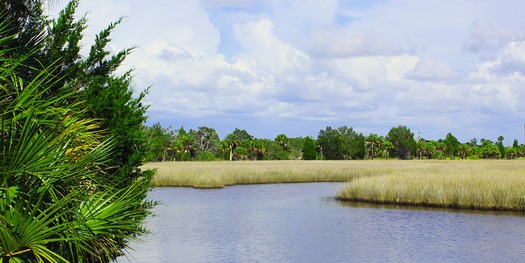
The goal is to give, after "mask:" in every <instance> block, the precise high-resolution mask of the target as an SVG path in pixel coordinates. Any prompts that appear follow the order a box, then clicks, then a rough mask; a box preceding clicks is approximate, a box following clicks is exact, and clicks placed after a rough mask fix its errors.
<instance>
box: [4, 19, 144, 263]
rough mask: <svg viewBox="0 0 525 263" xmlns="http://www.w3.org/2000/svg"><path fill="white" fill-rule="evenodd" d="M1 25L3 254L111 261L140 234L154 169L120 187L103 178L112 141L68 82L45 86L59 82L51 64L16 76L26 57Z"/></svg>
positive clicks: (6, 258) (52, 259)
mask: <svg viewBox="0 0 525 263" xmlns="http://www.w3.org/2000/svg"><path fill="white" fill-rule="evenodd" d="M6 24H7V22H6V21H5V20H0V36H1V37H0V108H2V112H1V114H0V121H1V122H0V196H2V198H1V199H0V259H1V260H2V262H4V261H6V262H95V261H96V262H110V261H111V260H112V259H114V258H115V257H116V256H118V255H120V254H122V253H123V251H124V249H125V248H126V247H127V241H128V240H130V239H134V238H136V237H135V236H136V235H138V234H142V233H145V230H144V229H143V228H142V227H141V223H142V221H143V220H144V218H145V217H146V216H148V215H149V213H150V212H149V208H151V204H150V203H147V202H144V201H143V199H144V196H145V195H146V193H147V191H148V185H149V179H150V178H151V174H149V175H147V174H145V177H143V178H139V179H137V180H134V181H133V182H131V183H130V184H129V186H127V187H124V188H121V187H120V186H117V185H115V183H114V182H112V181H111V180H109V179H107V178H106V176H105V173H104V171H105V170H106V169H107V168H108V167H107V166H106V162H107V161H108V158H109V156H110V153H111V151H112V149H113V147H114V145H113V141H112V140H111V139H106V138H105V137H104V136H103V131H101V130H100V129H99V127H98V121H97V120H94V119H90V118H87V117H86V113H85V110H83V109H84V106H83V103H82V102H78V101H72V100H71V98H72V97H74V94H73V93H72V92H73V91H71V89H61V90H60V92H54V93H49V92H48V91H49V89H50V87H52V86H53V85H54V83H56V81H58V80H57V79H56V78H55V77H54V75H53V68H46V69H41V70H37V69H35V70H34V72H35V75H34V76H33V77H32V78H30V79H27V78H26V77H27V76H24V77H23V78H22V77H20V76H18V74H17V72H19V71H18V67H24V66H23V65H24V62H25V61H24V60H23V59H22V58H17V57H12V56H9V55H8V53H7V52H6V51H7V50H6V49H5V47H6V45H3V44H4V43H6V42H9V41H12V39H13V38H14V36H9V35H7V33H5V32H6V31H4V30H5V28H6ZM9 51H10V52H11V50H9ZM22 57H23V56H22ZM26 57H27V56H26ZM56 66H57V67H59V66H60V65H56ZM68 90H69V91H68ZM66 101H67V103H64V102H66Z"/></svg>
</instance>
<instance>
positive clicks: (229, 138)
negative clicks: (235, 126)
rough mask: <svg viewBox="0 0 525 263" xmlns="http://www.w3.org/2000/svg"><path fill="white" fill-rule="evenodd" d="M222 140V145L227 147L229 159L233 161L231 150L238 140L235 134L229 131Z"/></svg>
mask: <svg viewBox="0 0 525 263" xmlns="http://www.w3.org/2000/svg"><path fill="white" fill-rule="evenodd" d="M222 141H223V143H224V145H226V146H227V147H228V149H229V152H230V155H229V156H230V157H229V158H230V161H233V151H234V150H235V148H237V145H238V144H239V141H238V140H237V137H236V136H235V134H233V133H230V134H228V135H226V137H225V138H224V140H222Z"/></svg>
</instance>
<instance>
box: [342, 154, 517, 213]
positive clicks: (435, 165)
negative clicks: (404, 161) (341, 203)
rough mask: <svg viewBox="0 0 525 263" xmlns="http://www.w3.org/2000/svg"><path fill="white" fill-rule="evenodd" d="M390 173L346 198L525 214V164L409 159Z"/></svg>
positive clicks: (345, 192) (357, 183)
mask: <svg viewBox="0 0 525 263" xmlns="http://www.w3.org/2000/svg"><path fill="white" fill-rule="evenodd" d="M409 163H416V165H414V166H411V165H402V166H400V167H399V168H397V169H394V170H393V171H392V173H390V174H384V175H377V176H373V177H367V178H360V179H358V180H354V181H353V182H352V183H351V184H347V185H345V186H344V187H343V188H342V189H341V190H340V191H339V192H338V193H337V197H338V199H341V200H353V201H366V202H375V203H389V204H402V205H422V206H436V207H450V208H469V209H490V210H513V211H524V210H525V162H523V161H423V162H419V161H410V162H409Z"/></svg>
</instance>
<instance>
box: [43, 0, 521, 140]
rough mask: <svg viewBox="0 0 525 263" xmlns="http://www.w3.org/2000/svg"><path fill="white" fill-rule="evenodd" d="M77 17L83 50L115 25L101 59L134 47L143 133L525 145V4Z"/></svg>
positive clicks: (203, 1) (109, 7)
mask: <svg viewBox="0 0 525 263" xmlns="http://www.w3.org/2000/svg"><path fill="white" fill-rule="evenodd" d="M66 3H67V2H66V1H58V3H55V4H54V6H52V7H49V10H48V12H49V13H50V14H55V13H58V11H59V10H60V8H61V6H63V5H65V4H66ZM77 13H78V14H80V15H83V14H86V17H87V19H88V28H87V29H86V31H85V32H86V36H85V39H84V46H89V45H90V43H92V40H93V38H94V36H95V35H96V34H97V33H98V32H99V31H100V30H101V29H103V28H105V27H106V26H107V25H108V24H109V23H111V22H113V21H116V20H117V19H118V18H120V17H124V20H123V21H122V23H121V24H120V25H119V26H118V27H117V28H116V29H115V30H114V32H113V34H112V41H111V43H110V47H109V48H110V49H111V50H112V51H115V52H116V51H120V50H123V49H125V48H128V47H132V46H136V47H137V48H136V49H135V50H134V51H133V53H132V54H130V55H129V56H128V58H127V59H126V61H125V63H124V65H123V66H124V67H125V68H133V69H134V89H135V90H136V91H137V92H140V91H142V90H144V89H145V88H147V87H150V90H149V94H148V95H147V97H146V98H145V102H146V103H147V104H149V105H150V108H149V110H148V112H147V114H148V115H149V119H148V122H147V124H148V125H152V124H154V123H157V122H159V123H161V125H162V126H164V127H168V126H171V127H173V128H174V129H178V128H180V127H184V128H185V129H186V130H189V129H197V128H198V127H200V126H207V127H212V128H215V129H216V130H217V132H218V134H219V136H220V137H221V138H224V137H225V136H226V135H227V134H228V133H231V132H232V131H233V130H234V129H235V128H239V129H245V130H246V131H248V133H250V134H251V135H253V136H254V137H256V138H267V139H273V138H275V137H276V136H277V135H278V134H285V135H287V136H288V137H299V136H301V137H305V136H312V137H313V138H317V135H318V133H319V131H320V130H322V129H325V128H326V127H327V126H331V127H332V128H337V127H339V126H343V125H346V126H348V127H352V128H353V129H354V130H355V131H357V132H360V133H363V134H364V135H368V134H370V133H375V134H378V135H383V136H384V135H386V134H388V131H389V130H390V129H391V128H392V127H396V126H398V125H405V126H407V127H408V128H410V130H411V131H412V132H413V133H414V134H416V136H419V137H422V138H425V139H432V140H437V139H441V138H444V137H445V136H446V134H447V133H449V132H451V133H452V134H453V135H454V136H456V137H457V138H458V139H459V140H460V141H461V142H466V141H469V140H470V139H472V138H477V139H478V142H479V140H480V139H481V138H485V139H489V140H493V141H496V140H497V138H498V136H500V135H502V136H503V137H504V138H505V140H504V143H505V144H512V141H513V139H518V141H519V143H523V140H524V124H525V114H524V113H525V103H522V101H525V19H523V14H524V13H525V1H522V0H502V1H492V0H477V1H474V0H454V1H443V0H425V1H419V0H395V1H394V0H347V1H343V0H341V1H336V0H200V1H199V0H150V1H143V0H89V1H88V0H84V1H81V3H80V6H79V8H78V11H77ZM51 16H53V15H51Z"/></svg>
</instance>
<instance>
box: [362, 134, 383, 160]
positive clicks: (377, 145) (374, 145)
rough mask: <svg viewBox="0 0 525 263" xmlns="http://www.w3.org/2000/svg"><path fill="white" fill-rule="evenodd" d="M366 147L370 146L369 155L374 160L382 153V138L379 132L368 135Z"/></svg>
mask: <svg viewBox="0 0 525 263" xmlns="http://www.w3.org/2000/svg"><path fill="white" fill-rule="evenodd" d="M365 144H366V147H367V148H368V157H369V158H370V159H371V160H373V159H374V158H375V157H377V156H378V154H380V153H381V146H382V140H381V137H379V136H378V135H377V134H374V133H370V134H369V135H368V137H366V141H365Z"/></svg>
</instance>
